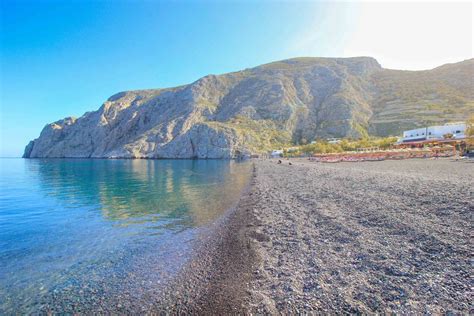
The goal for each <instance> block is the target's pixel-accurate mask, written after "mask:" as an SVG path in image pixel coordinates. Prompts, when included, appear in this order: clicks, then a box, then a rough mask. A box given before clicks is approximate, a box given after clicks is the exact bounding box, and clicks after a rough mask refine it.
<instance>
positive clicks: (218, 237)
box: [155, 159, 474, 314]
mask: <svg viewBox="0 0 474 316" xmlns="http://www.w3.org/2000/svg"><path fill="white" fill-rule="evenodd" d="M253 172H254V175H253V178H252V180H251V183H250V184H249V187H248V189H247V190H246V192H245V193H244V195H243V196H242V198H241V200H240V202H239V204H238V205H236V207H235V208H234V209H232V210H229V212H228V213H227V214H226V215H225V217H224V218H223V219H222V221H221V223H219V224H218V225H215V227H214V229H211V230H209V231H208V233H207V234H205V235H203V237H202V241H201V245H202V246H201V249H200V250H199V251H198V252H197V253H196V255H195V257H194V258H193V259H192V260H191V261H190V263H189V264H188V266H187V267H185V268H184V269H183V271H182V272H181V274H180V276H179V277H178V278H177V279H176V280H175V281H173V282H171V283H170V284H169V287H168V289H167V290H166V291H165V292H164V294H163V297H162V299H161V300H160V301H159V302H157V305H155V308H156V309H158V310H162V311H168V312H178V313H183V312H193V313H200V314H207V313H213V314H215V313H218V314H222V313H269V314H286V313H321V312H322V313H369V314H371V313H430V314H431V313H435V314H437V313H456V314H468V313H472V312H473V311H474V309H473V305H472V301H473V295H472V291H471V287H472V279H471V278H470V275H472V272H473V271H472V264H471V260H472V253H473V247H472V239H471V236H472V223H473V220H472V219H473V218H472V216H473V211H474V199H473V190H472V188H473V187H474V163H473V161H472V160H460V161H454V160H451V159H439V160H428V159H412V160H401V161H381V162H360V163H338V164H329V163H328V164H324V163H315V162H311V161H308V160H304V159H295V160H291V165H290V164H289V161H287V160H283V163H282V164H278V163H277V160H265V161H256V162H255V163H254V171H253Z"/></svg>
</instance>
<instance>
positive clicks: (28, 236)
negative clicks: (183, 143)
mask: <svg viewBox="0 0 474 316" xmlns="http://www.w3.org/2000/svg"><path fill="white" fill-rule="evenodd" d="M0 163H1V165H0V297H2V298H4V299H3V300H0V314H3V313H2V311H3V312H6V313H9V312H14V311H16V312H34V311H38V310H41V311H44V310H53V311H54V310H56V311H61V309H62V308H61V307H58V306H55V304H56V305H57V304H60V303H61V302H62V301H67V300H70V299H71V297H72V296H78V297H79V300H78V301H77V302H75V303H74V304H75V306H76V309H74V310H75V311H78V310H83V311H86V310H88V309H87V308H86V307H84V306H83V305H84V304H86V303H85V302H83V301H82V300H81V296H87V297H88V302H89V301H91V302H96V303H97V302H102V303H101V304H102V305H103V304H104V302H108V301H109V300H111V301H110V302H112V298H111V297H112V296H114V295H115V294H116V293H117V291H120V292H121V293H133V294H130V297H129V298H128V300H132V299H133V300H140V299H141V298H142V297H143V296H144V295H149V292H151V291H153V290H154V289H156V287H157V284H161V282H162V281H163V279H165V276H166V275H170V274H172V273H173V271H176V269H178V268H179V266H180V265H181V264H182V263H183V262H184V261H185V259H186V256H187V255H188V253H189V247H190V243H189V241H191V240H193V236H194V234H195V233H196V229H198V228H199V227H202V226H203V225H206V224H208V223H210V222H212V221H213V220H215V219H217V218H218V217H219V216H220V215H221V214H222V213H223V211H224V210H226V209H227V208H229V207H231V206H232V205H233V204H234V203H235V202H236V201H237V200H238V198H239V196H240V193H241V192H242V190H243V188H244V187H245V185H246V184H247V183H248V180H249V176H250V164H248V163H235V162H232V161H220V160H87V159H78V160H72V159H71V160H70V159H63V160H23V159H1V160H0ZM151 272H153V273H152V274H153V276H152V277H151V276H150V274H151ZM132 276H133V277H132ZM92 283H93V284H92ZM142 283H143V284H142ZM138 288H139V290H137V289H138ZM132 289H133V290H132ZM81 291H82V292H81ZM87 291H92V292H91V293H87ZM83 293H84V294H83ZM114 293H115V294H114ZM147 293H148V294H147ZM86 294H87V295H86ZM137 295H138V296H139V297H137ZM115 296H116V295H115ZM91 297H93V298H94V297H96V298H97V299H96V301H94V299H93V298H92V299H91ZM51 301H54V302H55V303H54V304H52V306H50V305H51ZM125 301H126V300H125ZM91 302H89V303H87V304H92V303H91ZM67 303H68V304H69V305H71V302H67ZM74 304H72V305H74ZM99 305H100V304H99ZM91 306H92V305H90V306H88V308H90V309H91V310H93V308H92V307H91ZM81 308H82V309H81Z"/></svg>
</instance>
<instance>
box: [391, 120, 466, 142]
mask: <svg viewBox="0 0 474 316" xmlns="http://www.w3.org/2000/svg"><path fill="white" fill-rule="evenodd" d="M466 129H467V125H466V123H464V122H456V123H447V124H444V125H437V126H429V127H422V128H416V129H411V130H408V131H404V132H403V136H402V138H401V139H400V140H399V142H415V141H422V140H436V139H444V136H445V135H446V134H451V135H452V138H453V139H461V138H465V137H466Z"/></svg>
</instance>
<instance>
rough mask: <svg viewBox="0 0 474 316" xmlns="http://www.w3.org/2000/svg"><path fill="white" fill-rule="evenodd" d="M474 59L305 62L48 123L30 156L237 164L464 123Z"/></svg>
mask: <svg viewBox="0 0 474 316" xmlns="http://www.w3.org/2000/svg"><path fill="white" fill-rule="evenodd" d="M473 74H474V59H470V60H465V61H462V62H459V63H454V64H446V65H442V66H439V67H436V68H434V69H431V70H421V71H404V70H393V69H384V68H382V67H381V65H380V64H379V63H378V62H377V60H375V59H374V58H372V57H351V58H328V57H298V58H291V59H286V60H282V61H275V62H270V63H267V64H263V65H260V66H257V67H253V68H247V69H244V70H241V71H236V72H231V73H226V74H221V75H207V76H204V77H202V78H200V79H198V80H196V81H194V82H193V83H190V84H187V85H181V86H177V87H171V88H163V89H145V90H132V91H123V92H119V93H116V94H114V95H112V96H111V97H109V98H108V99H107V100H106V101H105V102H104V104H103V105H102V106H101V107H100V108H99V109H98V110H97V111H92V112H87V113H85V114H84V115H83V116H81V117H80V118H72V117H68V118H65V119H62V120H59V121H56V122H54V123H51V124H48V125H46V126H45V128H44V129H43V130H42V132H41V134H40V137H39V138H37V139H35V140H33V141H31V142H30V143H29V144H28V145H27V147H26V148H25V153H24V155H23V156H24V157H26V158H36V157H38V158H39V157H57V158H63V157H83V158H89V157H95V158H232V157H235V156H238V155H240V154H242V153H258V152H263V151H267V150H269V149H271V148H274V147H279V146H284V145H288V144H291V143H300V142H305V141H311V140H313V139H315V138H325V137H354V138H357V137H365V136H367V135H368V134H371V135H377V136H387V135H396V134H399V133H400V132H401V131H402V130H403V129H407V128H412V127H417V126H420V125H424V124H438V123H442V122H446V121H451V120H463V119H465V118H467V114H468V113H469V112H472V108H473V106H474V92H473V91H474V84H473Z"/></svg>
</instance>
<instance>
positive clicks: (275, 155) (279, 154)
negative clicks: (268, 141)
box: [270, 150, 283, 158]
mask: <svg viewBox="0 0 474 316" xmlns="http://www.w3.org/2000/svg"><path fill="white" fill-rule="evenodd" d="M270 157H272V158H278V157H283V150H274V151H272V152H271V153H270Z"/></svg>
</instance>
